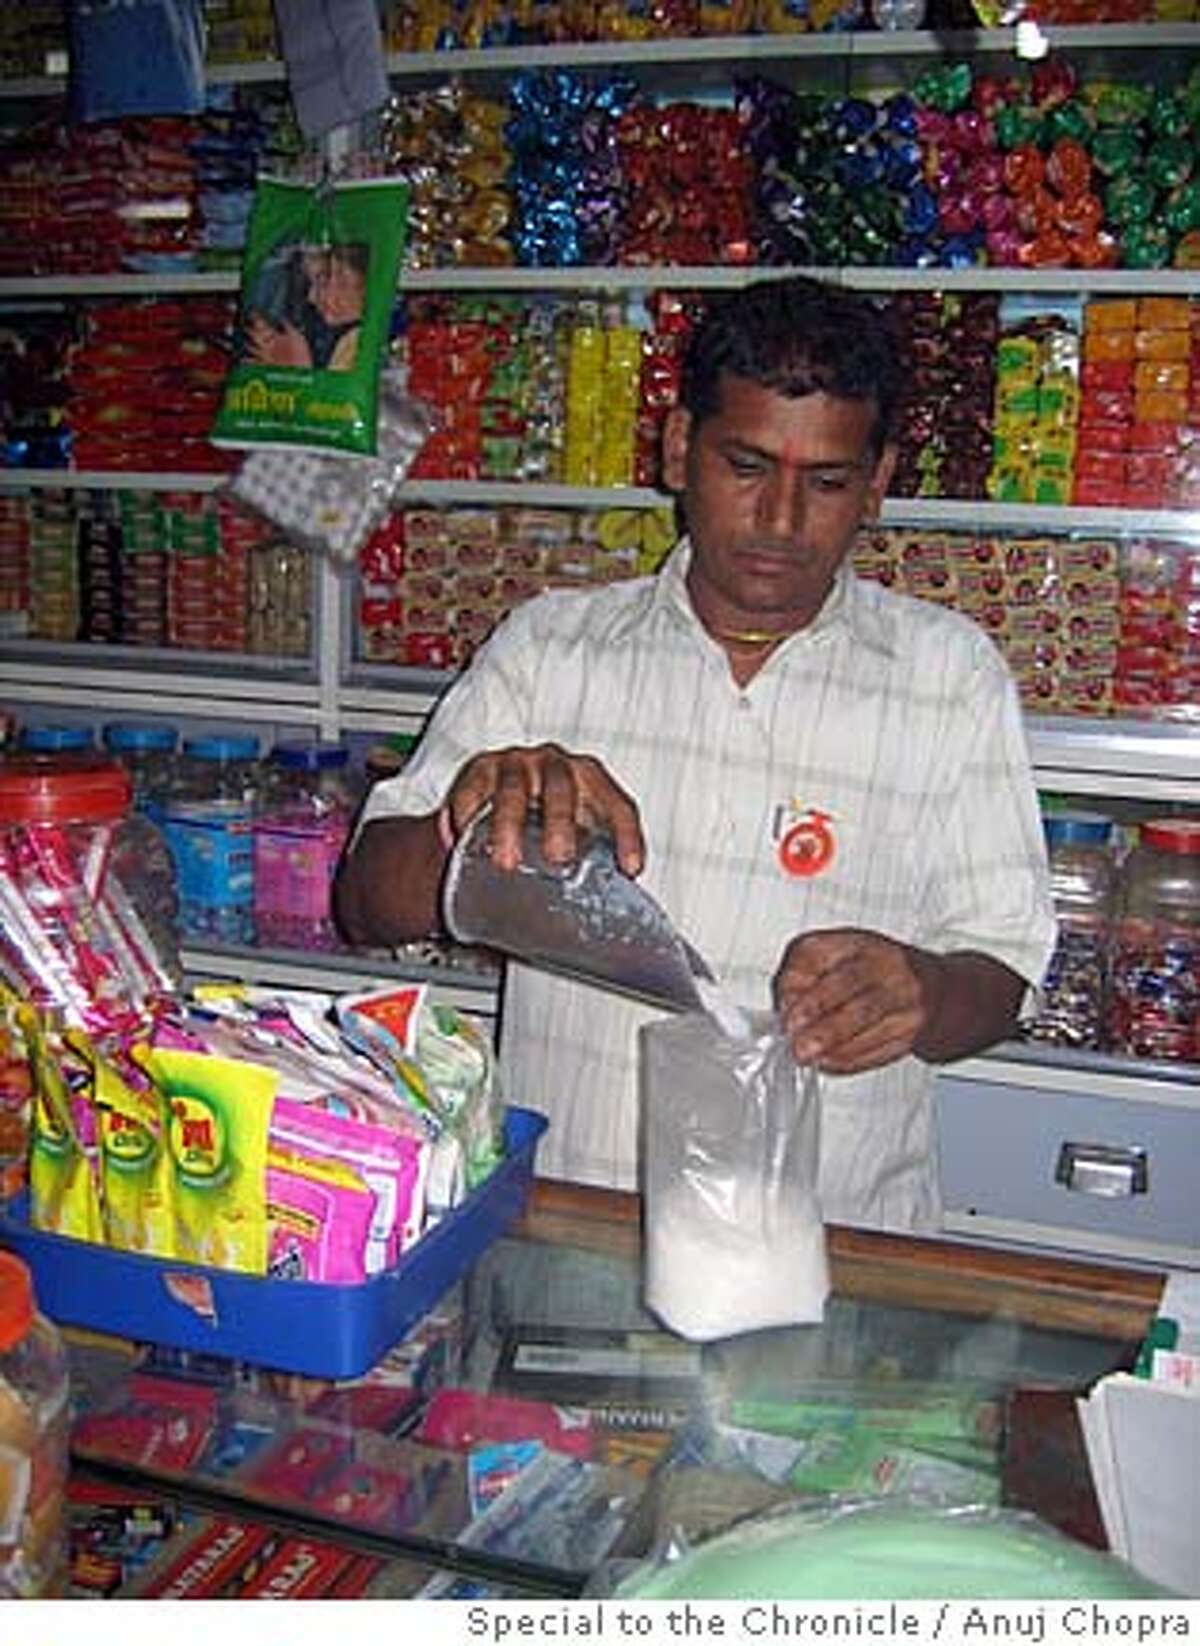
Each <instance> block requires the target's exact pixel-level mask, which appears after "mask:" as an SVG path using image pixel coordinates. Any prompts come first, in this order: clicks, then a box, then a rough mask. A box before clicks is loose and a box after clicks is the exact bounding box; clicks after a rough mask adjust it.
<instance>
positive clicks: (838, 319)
mask: <svg viewBox="0 0 1200 1646" xmlns="http://www.w3.org/2000/svg"><path fill="white" fill-rule="evenodd" d="M723 372H730V373H732V374H733V375H734V376H735V377H744V378H748V379H749V381H750V382H751V383H757V384H758V385H759V387H760V388H764V389H770V390H772V391H773V392H774V393H775V394H782V395H784V396H786V397H787V398H788V399H800V398H801V397H802V396H804V395H806V394H817V393H821V392H824V393H825V394H831V395H836V396H837V397H838V398H839V399H843V400H871V401H873V402H874V404H875V408H876V418H875V425H874V427H873V429H872V430H871V444H872V447H873V449H874V451H875V453H876V455H878V453H879V452H881V451H882V450H883V448H884V446H885V445H886V443H887V440H888V437H889V436H890V434H891V432H892V429H893V426H894V423H895V418H896V411H897V407H898V405H899V401H900V395H901V392H902V387H903V382H904V368H903V364H902V361H901V355H900V350H899V347H898V344H897V339H896V334H895V331H894V330H893V326H892V323H891V321H890V319H889V318H888V316H887V314H886V312H885V311H884V310H883V309H881V308H880V307H879V306H878V305H877V304H876V303H875V302H874V301H873V300H872V299H871V298H869V297H865V296H864V295H863V294H862V293H860V292H853V291H847V290H846V289H845V288H843V287H840V286H831V285H826V284H825V283H824V282H823V281H820V280H811V279H809V278H808V277H807V276H806V275H796V276H790V277H789V278H787V279H784V280H761V281H756V282H755V283H753V284H752V285H749V286H746V287H743V288H742V289H741V290H740V291H736V292H732V293H730V294H728V295H726V296H722V297H719V298H717V299H715V300H714V301H713V302H712V303H711V304H710V305H709V308H708V310H707V312H706V314H705V316H704V319H703V320H702V321H701V322H700V325H699V326H698V327H697V328H696V331H695V332H694V333H693V335H692V338H691V341H690V343H689V346H688V353H687V359H686V363H685V366H684V374H683V404H684V406H685V407H686V408H687V410H688V411H689V412H690V413H691V414H692V418H693V419H694V421H695V422H697V423H700V422H703V420H704V419H705V418H706V417H711V416H712V415H713V413H714V412H716V411H717V409H718V407H719V405H720V399H721V374H722V373H723Z"/></svg>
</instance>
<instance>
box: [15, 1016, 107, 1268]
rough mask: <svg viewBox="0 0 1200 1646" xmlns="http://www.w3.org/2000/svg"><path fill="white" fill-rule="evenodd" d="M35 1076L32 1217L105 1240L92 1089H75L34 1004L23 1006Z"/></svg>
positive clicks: (57, 1229) (44, 1225) (75, 1235)
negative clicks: (74, 1091)
mask: <svg viewBox="0 0 1200 1646" xmlns="http://www.w3.org/2000/svg"><path fill="white" fill-rule="evenodd" d="M18 1019H19V1022H20V1025H21V1031H22V1033H23V1035H24V1038H25V1046H26V1049H27V1051H28V1053H29V1067H30V1071H31V1073H32V1075H33V1084H34V1103H33V1142H32V1145H31V1148H30V1152H29V1208H30V1221H31V1222H32V1223H33V1225H34V1227H35V1228H38V1229H50V1230H52V1231H53V1232H54V1233H55V1234H62V1235H69V1236H70V1237H71V1238H72V1239H74V1240H92V1241H103V1240H104V1237H105V1225H104V1211H103V1206H102V1204H101V1200H100V1191H99V1185H98V1182H97V1173H96V1169H95V1165H94V1161H95V1155H96V1149H97V1144H98V1137H97V1131H96V1123H95V1114H94V1111H93V1109H92V1107H91V1103H90V1094H88V1093H86V1092H83V1091H80V1092H77V1093H75V1094H72V1092H71V1091H70V1089H69V1088H68V1085H67V1081H66V1078H65V1077H64V1075H63V1072H62V1069H61V1067H60V1065H59V1059H58V1052H57V1050H56V1049H55V1047H53V1046H52V1045H51V1043H50V1039H49V1034H48V1031H47V1028H46V1025H45V1024H44V1023H43V1022H42V1019H41V1017H40V1015H39V1014H38V1013H37V1012H36V1011H34V1010H33V1008H32V1007H23V1008H20V1009H19V1011H18Z"/></svg>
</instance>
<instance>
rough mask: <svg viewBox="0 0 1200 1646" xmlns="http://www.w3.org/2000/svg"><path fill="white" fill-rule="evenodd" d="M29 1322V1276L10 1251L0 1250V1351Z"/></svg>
mask: <svg viewBox="0 0 1200 1646" xmlns="http://www.w3.org/2000/svg"><path fill="white" fill-rule="evenodd" d="M32 1325H33V1277H32V1276H31V1275H30V1273H29V1270H28V1268H27V1267H26V1265H25V1264H24V1263H22V1262H21V1259H20V1258H19V1257H17V1256H16V1255H15V1254H14V1253H13V1252H0V1354H3V1353H4V1352H5V1350H7V1349H11V1348H12V1347H13V1346H14V1344H17V1343H19V1342H20V1341H21V1339H22V1338H23V1337H24V1336H25V1334H26V1332H27V1331H28V1330H29V1328H30V1326H32Z"/></svg>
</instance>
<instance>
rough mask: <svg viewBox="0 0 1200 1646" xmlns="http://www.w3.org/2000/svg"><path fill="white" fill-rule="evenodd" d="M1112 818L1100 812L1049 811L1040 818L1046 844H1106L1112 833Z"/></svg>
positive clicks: (1052, 847) (1052, 845) (1051, 846)
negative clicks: (1046, 815) (1047, 814)
mask: <svg viewBox="0 0 1200 1646" xmlns="http://www.w3.org/2000/svg"><path fill="white" fill-rule="evenodd" d="M1112 826H1113V825H1112V818H1111V817H1105V816H1104V815H1103V813H1102V812H1051V813H1050V815H1049V816H1048V817H1043V818H1042V829H1043V832H1044V833H1045V836H1046V844H1047V845H1048V846H1049V847H1050V849H1051V850H1052V851H1053V849H1054V848H1055V847H1056V846H1106V845H1107V844H1108V842H1109V839H1110V837H1111V835H1112Z"/></svg>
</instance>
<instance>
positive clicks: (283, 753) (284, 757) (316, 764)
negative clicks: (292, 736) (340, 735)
mask: <svg viewBox="0 0 1200 1646" xmlns="http://www.w3.org/2000/svg"><path fill="white" fill-rule="evenodd" d="M271 759H272V760H273V761H274V762H275V764H276V765H277V766H284V767H286V768H287V770H288V771H293V772H295V771H304V772H325V771H332V770H333V769H334V768H335V767H340V766H345V765H347V764H348V763H349V760H350V750H349V749H347V748H346V747H345V746H344V745H343V744H341V743H299V742H297V743H276V745H275V747H274V748H273V749H272V750H271Z"/></svg>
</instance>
